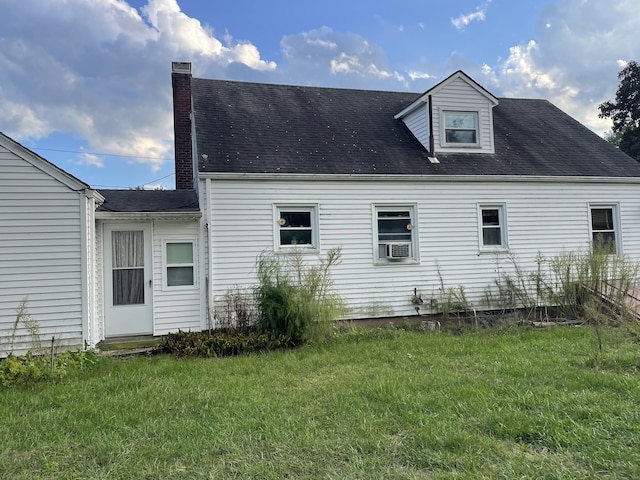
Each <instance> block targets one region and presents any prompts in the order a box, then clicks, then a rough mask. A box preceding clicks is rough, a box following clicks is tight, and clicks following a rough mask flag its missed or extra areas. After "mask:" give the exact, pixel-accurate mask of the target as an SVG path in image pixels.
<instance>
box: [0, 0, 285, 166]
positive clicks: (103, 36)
mask: <svg viewBox="0 0 640 480" xmlns="http://www.w3.org/2000/svg"><path fill="white" fill-rule="evenodd" d="M141 13H142V15H141V14H140V13H139V12H138V11H137V10H136V9H134V8H133V7H131V6H130V5H129V4H128V3H127V2H126V1H124V0H101V1H88V0H66V1H65V2H64V5H60V4H58V3H57V2H50V1H48V0H21V1H19V2H18V1H14V2H9V3H8V4H4V5H3V15H2V17H0V32H2V34H1V35H0V110H1V111H2V112H3V114H2V115H1V116H0V130H2V131H4V132H6V133H7V134H9V135H11V136H12V137H13V138H15V139H16V140H18V141H24V140H31V141H33V140H39V139H43V138H46V137H47V136H49V135H50V134H52V133H56V132H57V133H62V134H66V133H70V134H73V135H74V136H75V137H78V138H80V139H83V140H84V142H86V144H87V148H88V150H90V151H99V152H105V153H113V154H121V155H131V156H136V157H137V158H135V159H132V161H134V162H136V163H143V164H148V165H149V166H150V168H151V170H152V171H154V172H155V171H157V170H159V168H160V167H161V165H162V163H163V161H164V160H168V159H169V158H170V157H171V156H172V148H173V117H172V113H171V112H172V109H171V87H170V83H169V82H170V68H171V61H172V60H183V59H187V60H193V61H194V66H197V68H200V69H205V70H206V69H209V70H211V69H214V70H218V71H224V69H226V68H229V67H230V66H232V65H243V66H244V67H245V68H247V69H248V70H250V71H259V72H269V71H274V70H276V68H277V65H276V63H275V62H273V61H267V60H265V59H263V58H261V55H260V52H259V51H258V49H257V48H256V47H255V46H254V45H252V44H251V43H249V42H246V41H233V39H232V38H231V37H230V36H229V37H227V39H226V41H225V43H224V44H223V43H222V42H221V41H220V40H219V39H218V38H217V37H216V36H215V34H214V32H212V31H211V29H210V28H208V27H206V26H204V25H202V24H201V23H200V21H198V20H197V19H194V18H190V17H189V16H187V15H186V14H185V13H183V12H182V11H181V10H180V7H179V6H178V3H177V1H176V0H149V1H148V3H147V5H145V6H144V7H143V8H142V9H141ZM16 18H20V19H21V21H20V22H16V21H15V19H16ZM79 143H83V142H79ZM163 159H164V160H163ZM101 161H102V162H103V163H108V162H109V159H108V158H105V159H104V160H100V159H98V158H94V157H91V156H87V155H81V156H79V157H78V159H77V162H81V163H84V164H90V165H94V166H101V165H100V163H101Z"/></svg>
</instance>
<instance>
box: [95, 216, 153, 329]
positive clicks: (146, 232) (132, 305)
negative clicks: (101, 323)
mask: <svg viewBox="0 0 640 480" xmlns="http://www.w3.org/2000/svg"><path fill="white" fill-rule="evenodd" d="M151 267H152V264H151V229H150V228H149V225H144V224H140V225H138V224H117V225H116V224H107V225H105V229H104V285H105V299H104V303H105V336H106V337H117V336H123V335H149V334H152V333H153V311H152V305H151V300H152V291H153V290H152V287H153V285H152V276H151V271H152V268H151Z"/></svg>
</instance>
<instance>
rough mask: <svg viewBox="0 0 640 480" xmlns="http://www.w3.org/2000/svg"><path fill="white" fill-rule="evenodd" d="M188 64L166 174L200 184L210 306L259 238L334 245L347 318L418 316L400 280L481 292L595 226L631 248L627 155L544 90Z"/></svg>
mask: <svg viewBox="0 0 640 480" xmlns="http://www.w3.org/2000/svg"><path fill="white" fill-rule="evenodd" d="M190 67H191V65H190V64H188V63H174V64H173V73H172V78H173V96H174V117H175V142H176V174H177V175H178V178H177V184H178V185H183V186H184V187H185V188H195V189H196V190H197V191H198V192H199V198H200V207H201V209H202V212H203V220H202V224H203V230H202V235H201V238H202V239H203V242H204V243H205V248H204V258H205V259H206V261H207V263H205V264H204V265H202V268H204V269H205V270H206V273H205V277H206V278H207V279H208V283H209V285H210V291H209V295H208V298H209V302H210V304H209V308H210V309H211V310H214V311H215V310H216V302H217V301H219V299H221V298H223V297H224V295H225V292H227V291H229V289H233V288H237V286H240V287H247V288H248V287H250V286H251V285H253V284H254V283H255V261H256V257H257V256H258V255H259V254H260V252H262V251H264V250H273V251H276V252H279V253H282V254H286V253H287V252H290V251H291V250H292V249H294V248H295V249H297V250H299V251H302V252H304V253H305V258H306V259H307V260H308V261H310V262H313V261H315V259H317V258H318V255H321V254H322V253H323V252H326V251H327V250H328V249H330V248H332V247H341V248H342V262H341V264H340V265H339V266H337V267H335V268H334V269H333V270H332V276H333V280H334V284H335V288H336V289H337V291H338V292H339V293H340V294H341V295H342V296H343V298H344V299H345V300H346V302H347V305H348V307H349V313H348V315H349V317H351V318H354V319H355V318H369V317H382V316H405V315H415V314H416V311H415V306H414V305H412V304H411V301H410V300H411V298H412V295H413V294H414V293H418V294H419V295H420V296H421V298H422V299H423V300H424V301H427V300H434V301H432V302H431V301H429V302H426V304H427V305H434V307H435V309H436V310H437V308H438V307H437V299H438V297H439V292H440V291H441V288H442V287H443V286H444V287H445V288H448V287H455V288H457V287H458V286H461V287H463V288H464V291H465V294H466V297H467V299H468V300H469V301H470V302H471V304H472V305H473V306H474V307H475V308H477V309H483V308H487V306H488V304H487V299H486V291H487V288H489V287H491V286H494V285H495V280H496V279H498V278H499V277H500V276H501V275H503V274H505V273H509V272H510V271H512V269H513V259H514V258H517V261H518V264H519V266H520V267H521V268H525V269H529V268H530V269H535V268H536V257H537V256H538V255H539V254H542V255H544V256H545V257H547V258H550V257H553V256H556V255H558V254H560V253H561V252H566V251H577V250H584V249H585V248H586V247H588V246H589V245H590V243H591V241H592V240H593V238H596V237H601V238H604V239H607V240H609V241H610V242H612V244H613V245H614V248H615V250H616V253H618V254H626V255H628V256H630V257H631V258H633V259H636V260H640V195H639V193H640V164H638V163H637V162H635V161H634V160H632V159H631V158H629V157H628V156H626V155H625V154H624V153H622V152H620V151H619V150H618V149H617V148H615V147H614V146H612V145H611V144H609V143H607V142H606V141H604V140H603V139H601V138H600V137H598V136H597V135H596V134H594V133H592V132H591V131H589V130H588V129H587V128H585V127H584V126H583V125H581V124H580V123H578V122H577V121H575V120H574V119H572V118H571V117H569V116H568V115H566V114H565V113H563V112H562V111H561V110H559V109H558V108H556V107H555V106H553V105H552V104H551V103H549V102H548V101H545V100H532V99H511V98H497V97H495V96H494V95H493V94H491V93H490V92H489V91H487V90H486V89H485V88H483V87H482V86H481V85H479V84H478V83H476V82H475V81H474V80H473V79H471V78H470V77H469V76H467V75H466V74H465V73H464V72H462V71H458V72H455V73H454V74H452V75H451V76H450V77H448V78H446V79H444V80H443V81H441V82H440V83H438V84H437V85H436V86H434V87H433V88H431V89H429V90H428V91H427V92H425V93H423V94H413V93H398V92H382V91H367V90H347V89H334V88H315V87H307V86H287V85H267V84H258V83H242V82H234V81H222V80H210V79H201V78H192V76H191V74H190ZM194 172H196V174H194ZM192 178H193V179H195V183H193V184H192V183H191V179H192ZM178 188H180V186H179V187H178ZM218 310H219V309H218ZM423 311H426V312H428V311H429V310H428V309H426V308H425V309H423Z"/></svg>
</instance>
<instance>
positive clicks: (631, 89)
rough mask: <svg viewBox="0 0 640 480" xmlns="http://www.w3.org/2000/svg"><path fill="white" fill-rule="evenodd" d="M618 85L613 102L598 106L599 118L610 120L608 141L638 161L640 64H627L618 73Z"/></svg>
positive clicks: (639, 140) (639, 159) (639, 142)
mask: <svg viewBox="0 0 640 480" xmlns="http://www.w3.org/2000/svg"><path fill="white" fill-rule="evenodd" d="M618 80H620V85H619V86H618V91H617V92H616V99H615V102H609V101H607V102H604V103H602V104H600V107H599V108H600V114H599V115H598V116H599V117H600V118H611V120H613V127H612V129H611V134H610V135H609V136H608V138H607V139H608V140H609V141H610V142H611V143H614V144H615V145H617V146H618V147H620V150H622V151H623V152H624V153H626V154H627V155H629V156H630V157H631V158H634V159H636V160H638V161H640V64H638V63H637V62H633V61H632V62H629V63H627V66H626V67H624V68H623V69H622V70H620V72H619V73H618Z"/></svg>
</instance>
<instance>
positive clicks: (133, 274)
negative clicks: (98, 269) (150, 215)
mask: <svg viewBox="0 0 640 480" xmlns="http://www.w3.org/2000/svg"><path fill="white" fill-rule="evenodd" d="M111 258H112V269H113V304H114V305H137V304H142V303H144V232H142V231H141V230H140V231H127V232H112V237H111Z"/></svg>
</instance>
